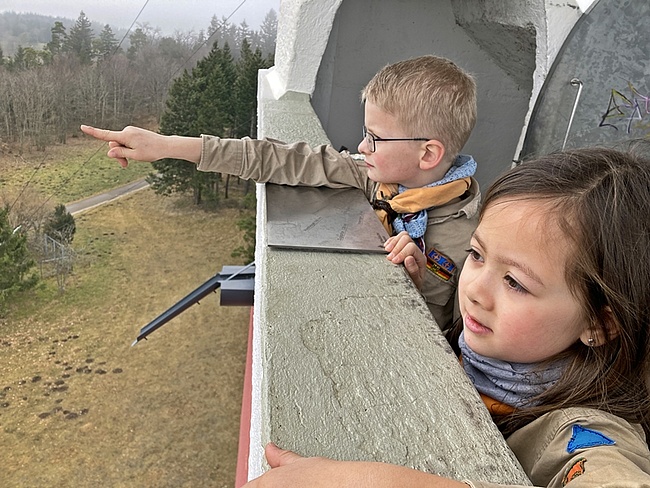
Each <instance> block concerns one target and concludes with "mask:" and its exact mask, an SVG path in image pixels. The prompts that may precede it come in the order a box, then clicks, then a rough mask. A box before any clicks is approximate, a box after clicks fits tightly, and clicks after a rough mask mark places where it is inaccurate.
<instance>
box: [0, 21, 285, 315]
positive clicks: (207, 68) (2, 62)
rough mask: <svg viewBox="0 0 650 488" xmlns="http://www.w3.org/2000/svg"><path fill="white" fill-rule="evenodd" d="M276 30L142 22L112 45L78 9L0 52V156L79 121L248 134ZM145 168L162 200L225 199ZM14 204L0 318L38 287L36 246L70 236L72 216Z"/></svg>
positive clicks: (0, 248)
mask: <svg viewBox="0 0 650 488" xmlns="http://www.w3.org/2000/svg"><path fill="white" fill-rule="evenodd" d="M276 31H277V16H276V14H275V12H274V11H273V10H271V11H269V13H268V14H267V15H266V18H265V21H264V22H263V24H262V25H261V28H260V30H259V31H251V30H250V29H248V26H247V25H246V23H245V22H242V23H241V24H240V25H238V26H235V25H232V24H230V23H229V22H228V21H227V19H225V18H222V19H221V20H219V19H217V18H216V17H213V18H212V20H211V23H210V26H209V27H208V29H207V31H206V32H205V33H203V32H200V33H199V34H197V35H194V34H192V33H189V34H176V35H175V36H173V37H164V36H160V35H159V33H158V32H157V31H156V30H153V29H150V28H148V27H147V26H146V25H140V26H138V27H137V28H135V29H134V30H133V31H132V32H131V33H130V34H128V37H127V36H126V35H125V36H124V37H123V38H122V39H121V40H118V38H117V37H116V36H115V34H114V33H113V32H112V30H111V28H110V26H108V25H105V26H104V28H103V29H102V30H101V32H100V33H99V34H98V35H95V33H94V30H93V28H92V23H91V21H90V20H89V19H88V18H87V17H86V16H85V14H84V13H83V12H81V14H80V15H79V17H78V19H77V20H76V22H75V23H74V25H72V26H71V27H70V28H69V29H67V28H66V27H65V26H64V25H63V23H62V22H61V21H55V22H54V25H53V26H52V27H51V29H50V32H51V36H50V40H49V41H48V42H47V43H45V44H44V45H43V46H42V47H33V46H27V47H23V46H19V47H18V48H17V49H16V52H15V54H14V55H13V56H6V57H5V56H4V55H1V53H0V152H2V153H11V154H18V155H20V154H22V153H24V152H34V151H36V152H39V151H40V152H43V153H46V152H47V151H48V150H49V148H51V146H52V145H57V144H58V145H61V144H65V143H66V141H67V139H68V137H70V135H71V134H75V133H78V132H79V125H80V124H88V125H94V126H96V127H107V128H114V129H119V128H122V127H124V126H126V125H130V124H134V125H135V124H137V125H147V126H149V127H150V128H153V129H157V130H159V131H160V132H161V133H163V134H178V135H187V136H198V135H200V134H213V135H216V136H221V137H236V138H240V137H245V136H250V137H255V136H256V133H255V132H256V120H255V116H256V103H257V100H256V94H257V75H258V71H259V70H260V69H263V68H268V67H270V66H272V64H273V54H274V51H275V37H276ZM127 39H128V40H127ZM153 168H154V170H155V171H154V172H152V173H151V174H150V175H149V177H148V181H149V182H150V183H151V186H152V188H153V189H154V190H155V191H156V192H157V193H159V194H163V195H168V194H172V193H189V194H191V195H192V198H193V201H194V203H195V204H200V203H201V202H202V201H204V200H211V201H217V200H218V199H219V193H220V189H221V192H222V193H224V192H225V197H226V198H227V197H228V194H227V192H228V184H229V180H228V179H226V181H225V184H221V175H219V174H209V173H201V172H198V171H197V170H196V167H195V166H194V165H188V164H187V163H186V162H182V161H177V160H162V161H159V162H156V163H154V164H153ZM37 170H38V168H37ZM32 176H33V175H32ZM24 189H25V188H24V186H23V188H22V189H21V190H20V192H19V196H20V195H22V194H23V190H24ZM1 196H2V195H0V197H1ZM1 200H2V199H1V198H0V201H1ZM16 202H17V200H16V199H14V200H13V204H12V205H10V206H5V207H4V208H3V209H0V314H1V312H2V308H3V304H4V303H6V302H7V301H8V300H9V299H10V297H11V295H13V294H14V293H16V292H18V291H21V290H25V289H28V288H31V287H32V286H34V284H35V283H36V277H35V276H34V273H33V271H34V265H35V264H36V263H37V262H39V261H40V262H42V261H43V258H44V256H46V253H45V251H44V249H43V244H42V243H43V242H45V241H48V242H49V241H51V240H54V241H56V246H58V247H61V246H62V247H63V248H70V247H71V242H72V239H73V236H74V219H72V217H71V216H70V214H68V213H67V211H66V209H65V205H64V204H62V203H61V204H59V205H58V206H57V207H56V208H55V209H54V211H53V212H52V213H51V214H44V213H43V212H27V213H26V214H24V215H22V216H21V215H18V214H17V212H16V210H15V209H16V208H17V206H16V205H15V203H16ZM247 204H248V205H250V201H249V202H248V203H247ZM42 207H44V206H43V205H38V208H39V209H41V208H42ZM25 215H26V216H27V217H26V216H25ZM236 224H237V225H238V226H239V227H240V229H242V230H243V231H244V232H245V233H246V238H245V239H246V241H247V243H248V244H247V247H246V248H243V249H241V250H240V251H239V252H240V255H246V256H248V255H250V254H252V252H253V251H252V250H253V249H254V228H255V220H254V216H250V215H249V216H248V217H246V218H244V219H242V220H241V221H240V222H237V223H236ZM66 255H67V254H66ZM59 261H61V263H60V264H61V265H62V266H61V269H60V270H57V279H59V278H60V277H61V279H64V278H65V275H66V274H67V273H69V271H70V269H71V264H70V263H67V262H63V261H62V260H58V261H57V263H58V262H59Z"/></svg>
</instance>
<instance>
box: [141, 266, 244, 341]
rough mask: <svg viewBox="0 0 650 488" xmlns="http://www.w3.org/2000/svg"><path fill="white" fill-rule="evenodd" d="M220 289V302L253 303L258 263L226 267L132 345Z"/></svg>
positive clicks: (150, 324)
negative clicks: (256, 265)
mask: <svg viewBox="0 0 650 488" xmlns="http://www.w3.org/2000/svg"><path fill="white" fill-rule="evenodd" d="M218 288H221V300H220V305H225V306H252V305H253V295H254V289H255V262H254V261H253V262H252V263H249V264H247V265H246V266H224V267H223V268H222V270H221V272H220V273H217V274H216V275H214V276H213V277H212V278H210V279H209V280H208V281H206V282H205V283H203V284H202V285H201V286H199V287H198V288H196V289H195V290H194V291H192V292H191V293H189V294H188V295H187V296H185V297H184V298H182V299H181V300H179V301H178V302H176V303H175V304H174V305H173V306H171V307H170V308H168V309H167V310H165V311H164V312H163V313H161V314H160V315H159V316H158V317H156V318H155V319H153V320H152V321H151V322H149V323H148V324H147V325H145V326H144V327H142V329H140V333H139V334H138V337H137V338H136V339H135V341H133V344H131V345H132V346H135V345H136V344H137V343H138V342H139V341H141V340H142V339H146V338H147V336H148V335H149V334H151V333H152V332H153V331H154V330H156V329H158V328H160V327H162V326H163V325H165V324H166V323H167V322H169V321H170V320H171V319H173V318H174V317H176V316H177V315H179V314H181V313H183V312H184V311H185V310H187V309H188V308H190V307H191V306H192V305H194V304H196V303H199V301H200V300H202V299H203V298H205V297H206V296H207V295H209V294H210V293H212V292H216V291H217V289H218Z"/></svg>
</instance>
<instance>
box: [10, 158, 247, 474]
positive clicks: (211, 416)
mask: <svg viewBox="0 0 650 488" xmlns="http://www.w3.org/2000/svg"><path fill="white" fill-rule="evenodd" d="M82 152H83V151H82ZM53 153H54V151H52V152H50V156H52V155H53ZM48 157H49V156H48ZM81 159H83V158H81ZM66 164H69V165H70V167H73V164H72V163H66ZM111 164H113V165H114V166H115V163H111ZM47 166H48V167H49V166H56V165H55V164H48V165H47ZM60 166H64V164H61V165H60ZM132 166H133V167H134V168H135V167H137V166H138V165H132ZM44 167H45V165H44ZM89 167H90V166H89ZM113 169H115V168H113ZM113 169H108V170H107V171H113ZM50 171H52V173H51V174H52V175H54V174H55V173H54V170H53V169H50ZM60 171H63V170H60ZM116 171H117V172H118V173H119V172H121V171H123V170H121V169H119V168H118V169H117V170H116ZM138 171H142V167H141V168H140V169H139V170H138ZM39 172H40V170H39ZM93 172H94V174H97V171H96V168H95V167H94V166H93ZM19 173H20V170H19V169H16V170H14V173H11V171H6V172H4V171H3V173H2V174H3V177H4V178H12V177H13V178H20V175H19ZM23 174H24V171H23ZM12 175H13V176H12ZM53 178H54V177H53V176H52V177H51V178H49V180H50V183H48V184H45V183H44V186H43V188H44V191H45V192H46V193H47V192H48V191H51V189H52V187H48V185H49V184H52V181H51V180H52V179H53ZM112 178H114V177H113V176H107V177H106V179H107V180H110V182H111V187H112V186H116V185H118V184H120V183H119V182H117V181H114V180H112ZM132 179H134V177H133V178H132ZM5 181H7V180H5ZM13 181H14V182H15V181H19V180H13ZM44 181H48V178H47V177H45V179H44ZM4 185H5V183H3V186H4ZM80 186H81V185H80ZM100 186H101V185H100ZM94 188H98V187H97V186H94ZM93 191H94V190H93ZM87 192H88V190H83V191H80V190H75V191H74V192H71V193H70V194H69V195H70V196H69V197H67V198H71V199H72V198H74V199H78V198H81V197H82V196H88V194H89V193H87ZM239 217H240V211H239V210H237V209H234V208H223V209H221V210H216V211H212V212H205V211H202V210H197V209H196V208H195V207H193V206H191V205H189V204H188V203H187V202H186V201H185V200H182V199H176V198H165V197H160V196H157V195H155V194H154V193H153V192H152V191H151V190H148V189H147V190H142V191H139V192H137V193H135V194H133V195H130V196H128V197H125V198H122V199H120V200H118V201H116V202H114V203H110V204H107V205H105V206H102V207H98V208H96V209H93V210H91V211H88V212H86V213H83V214H81V215H78V216H77V217H76V224H77V234H76V236H75V240H74V247H75V249H76V250H77V252H78V253H79V258H78V260H77V263H76V265H75V268H74V272H73V275H72V276H71V277H70V279H69V280H68V284H67V289H66V291H65V292H64V293H59V292H58V290H57V287H56V284H55V283H54V282H51V281H46V282H44V284H43V286H41V287H40V288H39V289H38V290H36V291H35V292H33V293H30V294H29V295H27V296H25V297H22V300H21V301H20V303H19V304H18V305H17V306H15V307H13V309H12V310H11V311H10V313H9V315H8V316H6V317H5V318H3V319H0V446H1V447H2V456H3V469H2V470H0V486H2V487H43V486H61V487H85V486H93V487H94V486H111V487H130V486H137V487H144V486H146V487H185V486H187V487H203V486H206V487H207V486H210V487H231V486H233V482H234V476H235V475H234V472H235V460H236V454H237V437H238V432H239V430H238V429H239V412H240V402H241V393H242V382H243V372H244V360H245V352H246V339H247V333H248V323H249V313H250V310H249V309H248V308H240V307H220V306H219V296H218V294H215V295H213V296H210V297H207V298H206V299H205V300H203V301H202V302H201V304H200V305H195V306H194V307H192V308H191V309H189V310H187V311H186V312H184V313H183V314H182V315H181V316H179V317H177V318H175V319H173V320H172V321H171V322H170V323H168V324H167V325H165V326H164V327H162V328H161V329H159V330H158V331H156V332H155V333H153V334H152V335H151V336H150V338H149V340H148V341H143V342H142V343H139V344H137V345H136V346H135V347H131V343H132V342H133V340H134V339H135V337H136V335H137V332H138V331H139V329H140V328H141V327H142V326H144V325H145V324H146V323H148V322H149V321H150V320H152V319H153V318H155V317H156V316H157V315H158V314H160V313H161V312H163V311H164V310H165V309H166V308H167V307H169V306H171V305H172V304H173V303H175V302H176V301H177V300H179V299H180V298H182V297H183V296H185V295H186V294H187V293H188V292H189V291H191V290H193V289H194V288H195V287H197V286H198V285H200V284H201V283H203V282H204V281H205V280H207V279H208V278H209V277H211V276H212V275H214V274H215V273H217V272H219V271H220V269H221V267H222V266H223V265H225V264H243V263H240V262H237V260H236V259H234V258H232V257H231V256H230V253H231V251H232V250H233V249H234V248H236V247H237V246H240V245H241V244H242V238H241V235H240V232H239V231H238V230H237V228H236V226H235V221H236V220H237V219H238V218H239Z"/></svg>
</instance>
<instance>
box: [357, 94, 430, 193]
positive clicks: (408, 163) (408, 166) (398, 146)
mask: <svg viewBox="0 0 650 488" xmlns="http://www.w3.org/2000/svg"><path fill="white" fill-rule="evenodd" d="M364 112H365V125H366V130H367V131H368V133H370V134H372V135H374V136H377V137H380V138H386V139H391V138H410V137H412V135H411V134H407V133H405V132H404V130H403V129H401V127H400V126H399V124H398V122H397V118H396V117H395V116H394V115H391V114H389V113H388V112H384V111H383V110H381V109H380V108H379V107H377V106H376V105H375V104H373V103H371V102H369V101H366V103H365V108H364ZM425 144H426V142H423V141H376V142H375V152H371V151H372V148H371V147H369V146H368V143H367V142H366V140H365V139H364V140H362V141H361V143H359V148H358V150H359V152H360V153H361V154H363V155H364V156H365V157H366V166H367V167H368V177H369V178H370V179H371V180H373V181H377V182H379V183H399V184H401V185H403V186H405V187H407V188H417V187H420V186H424V185H426V184H428V183H430V181H426V176H427V175H425V174H424V171H422V170H421V169H420V157H421V155H422V153H423V152H424V150H423V147H424V145H425Z"/></svg>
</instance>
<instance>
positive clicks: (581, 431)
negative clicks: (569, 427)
mask: <svg viewBox="0 0 650 488" xmlns="http://www.w3.org/2000/svg"><path fill="white" fill-rule="evenodd" d="M613 444H616V442H615V441H613V440H612V439H610V438H609V437H607V436H606V435H604V434H601V433H600V432H598V431H597V430H591V429H586V428H585V427H581V426H579V425H577V424H576V425H574V426H573V435H572V436H571V440H570V441H569V443H568V444H567V446H566V452H568V453H569V454H572V453H574V452H576V451H577V450H578V449H585V448H587V447H597V446H611V445H613Z"/></svg>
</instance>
